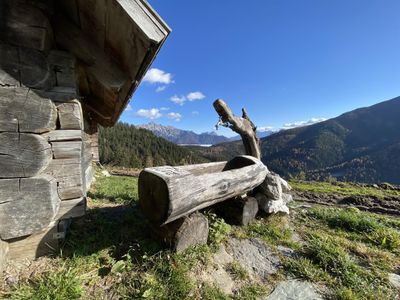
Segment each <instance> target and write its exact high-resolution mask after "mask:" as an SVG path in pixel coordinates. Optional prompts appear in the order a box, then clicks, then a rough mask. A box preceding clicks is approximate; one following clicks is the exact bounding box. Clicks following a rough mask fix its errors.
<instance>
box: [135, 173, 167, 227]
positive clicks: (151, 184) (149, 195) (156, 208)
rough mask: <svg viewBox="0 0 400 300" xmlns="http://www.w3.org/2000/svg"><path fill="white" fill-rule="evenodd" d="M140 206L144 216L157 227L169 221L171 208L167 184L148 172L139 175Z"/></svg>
mask: <svg viewBox="0 0 400 300" xmlns="http://www.w3.org/2000/svg"><path fill="white" fill-rule="evenodd" d="M139 205H140V208H141V210H142V212H143V214H144V215H145V216H146V217H147V218H148V220H149V221H150V222H152V223H154V224H155V225H161V224H163V223H164V222H165V221H166V220H167V217H168V208H169V192H168V186H167V183H166V182H165V181H164V180H163V179H162V178H160V177H158V176H156V175H154V174H152V173H150V172H148V171H146V170H143V171H142V172H141V173H140V175H139Z"/></svg>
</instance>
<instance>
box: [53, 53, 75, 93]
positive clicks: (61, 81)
mask: <svg viewBox="0 0 400 300" xmlns="http://www.w3.org/2000/svg"><path fill="white" fill-rule="evenodd" d="M47 60H48V62H49V64H50V68H51V70H53V72H54V74H55V80H56V81H55V86H59V87H67V88H72V89H76V87H77V84H76V76H75V57H74V56H73V55H72V54H70V53H68V52H66V51H60V50H52V51H51V52H50V54H49V56H48V57H47Z"/></svg>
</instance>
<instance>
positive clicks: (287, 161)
mask: <svg viewBox="0 0 400 300" xmlns="http://www.w3.org/2000/svg"><path fill="white" fill-rule="evenodd" d="M196 151H200V152H201V154H202V155H203V156H204V157H205V158H207V159H210V160H226V159H229V158H231V157H233V156H235V155H238V154H242V153H243V147H242V145H241V141H236V142H229V143H222V144H219V145H215V146H212V147H210V148H207V149H196ZM261 152H262V160H263V162H264V163H266V164H267V166H268V167H269V168H270V169H271V170H273V171H275V172H277V173H279V174H281V175H283V176H299V175H301V176H305V177H306V178H307V179H316V180H319V179H326V178H329V177H335V178H337V179H338V180H347V181H359V182H392V183H400V97H397V98H394V99H391V100H388V101H385V102H381V103H378V104H375V105H373V106H370V107H366V108H359V109H356V110H353V111H350V112H347V113H344V114H342V115H340V116H338V117H336V118H332V119H329V120H326V121H323V122H320V123H317V124H314V125H309V126H304V127H297V128H293V129H288V130H282V131H279V132H276V133H274V134H272V135H270V136H268V137H266V138H263V139H261Z"/></svg>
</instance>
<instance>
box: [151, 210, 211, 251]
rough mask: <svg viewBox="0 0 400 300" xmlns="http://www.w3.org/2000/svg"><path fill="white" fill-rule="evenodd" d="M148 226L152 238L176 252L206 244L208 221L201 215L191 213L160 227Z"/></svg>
mask: <svg viewBox="0 0 400 300" xmlns="http://www.w3.org/2000/svg"><path fill="white" fill-rule="evenodd" d="M150 226H151V229H152V233H153V236H154V238H155V239H157V240H159V241H160V242H162V243H164V244H166V245H167V246H168V247H171V248H172V249H173V250H174V251H176V252H180V251H183V250H185V249H187V248H188V247H190V246H194V245H200V244H206V243H207V239H208V231H209V228H208V220H207V218H206V217H205V216H204V215H203V214H201V213H193V214H191V215H189V216H185V217H183V218H180V219H178V220H175V221H173V222H171V223H169V224H166V225H164V226H161V227H160V226H157V225H154V224H150Z"/></svg>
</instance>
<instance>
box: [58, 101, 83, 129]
mask: <svg viewBox="0 0 400 300" xmlns="http://www.w3.org/2000/svg"><path fill="white" fill-rule="evenodd" d="M57 111H58V118H59V120H60V128H61V129H78V130H83V113H82V106H81V103H80V102H79V101H78V100H73V101H69V102H65V103H57Z"/></svg>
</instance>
